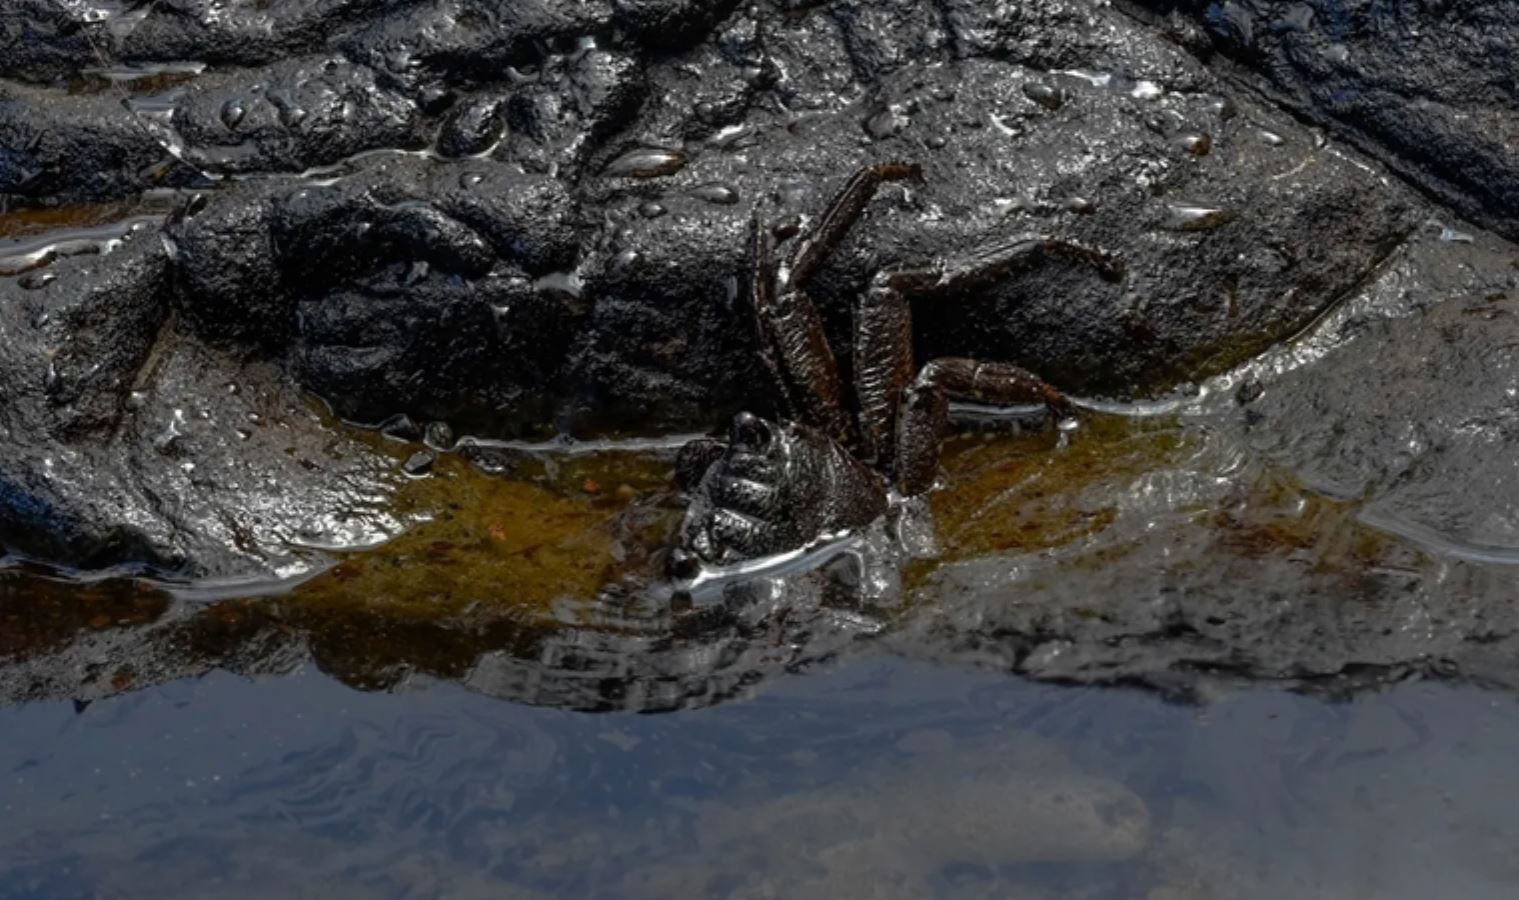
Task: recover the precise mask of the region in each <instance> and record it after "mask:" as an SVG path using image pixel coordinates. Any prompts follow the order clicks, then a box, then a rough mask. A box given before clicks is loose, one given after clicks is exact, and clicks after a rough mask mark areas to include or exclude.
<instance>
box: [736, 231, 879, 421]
mask: <svg viewBox="0 0 1519 900" xmlns="http://www.w3.org/2000/svg"><path fill="white" fill-rule="evenodd" d="M754 261H755V265H754V284H753V287H752V294H751V296H752V297H753V298H754V314H755V319H756V321H757V322H758V323H759V333H760V352H761V355H762V356H763V358H764V360H765V365H766V367H768V368H769V369H770V374H771V375H772V376H773V377H774V378H775V381H776V383H777V384H778V385H779V386H780V389H781V393H782V395H783V396H784V397H785V400H786V406H787V411H788V412H789V413H790V415H791V416H793V417H795V418H797V419H800V420H801V421H803V422H806V423H807V424H809V425H812V426H813V427H815V428H818V429H819V430H821V431H823V432H824V433H825V434H827V435H828V436H829V437H832V438H833V439H834V440H837V441H839V442H840V443H844V444H849V443H852V442H853V437H854V420H853V418H851V417H850V415H849V410H848V408H847V406H846V405H845V400H844V380H843V377H842V376H841V375H840V374H839V363H838V360H837V359H835V358H834V355H833V349H832V348H831V347H829V346H828V335H827V333H826V332H825V331H824V330H823V320H822V318H821V317H820V316H819V315H818V311H817V307H816V306H814V305H813V303H812V301H811V300H810V299H809V298H808V297H807V295H806V294H804V293H802V292H801V291H799V290H795V289H792V288H787V289H784V290H782V291H780V292H779V293H777V291H776V283H775V278H774V273H775V260H774V248H773V247H772V245H771V238H770V235H769V232H768V231H767V230H766V229H765V228H764V227H763V225H761V224H760V222H759V221H758V219H756V220H755V223H754Z"/></svg>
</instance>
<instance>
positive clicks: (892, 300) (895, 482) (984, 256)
mask: <svg viewBox="0 0 1519 900" xmlns="http://www.w3.org/2000/svg"><path fill="white" fill-rule="evenodd" d="M922 177H923V176H922V170H921V169H920V167H919V166H917V165H915V164H910V163H896V162H890V163H878V164H874V165H869V166H866V167H864V168H862V169H860V170H858V171H857V172H855V174H854V175H853V176H851V177H850V178H849V179H848V180H847V181H846V182H845V184H844V186H843V187H842V188H841V189H840V191H839V193H838V194H837V195H836V196H835V197H834V199H833V201H832V202H831V203H830V204H829V205H828V207H827V208H826V210H825V211H824V213H823V214H822V216H821V217H819V218H818V219H817V220H816V221H815V222H813V223H811V225H810V227H808V228H806V229H803V228H801V227H800V226H798V225H795V224H787V225H783V226H779V227H774V228H770V227H766V226H765V225H764V223H763V222H762V221H761V216H760V215H759V213H758V212H756V214H755V216H754V220H753V226H752V248H751V251H752V256H753V260H752V262H753V271H754V277H753V282H752V284H751V285H750V298H751V303H752V307H753V312H754V316H755V321H756V325H757V328H758V331H759V344H760V348H761V353H762V356H763V359H764V362H765V367H766V368H767V369H768V370H769V372H770V374H771V375H772V376H773V378H774V381H775V384H776V386H777V388H778V389H779V391H780V394H781V398H782V401H783V409H784V410H785V412H786V417H785V418H784V419H782V420H781V421H771V420H767V419H763V418H761V417H759V416H756V415H753V414H751V413H740V414H739V415H738V416H737V417H736V418H735V419H734V421H733V423H732V427H731V429H730V433H729V436H728V439H727V440H726V441H723V440H717V439H703V440H698V441H693V442H691V443H690V444H687V445H686V446H685V447H684V448H683V449H682V451H681V454H680V460H679V462H678V464H677V479H678V480H679V481H680V482H681V484H682V486H683V487H685V488H686V490H687V491H688V493H689V495H690V502H689V505H688V507H687V511H686V514H685V517H684V521H683V522H682V525H681V529H680V535H679V543H678V546H677V547H676V548H675V549H674V550H673V551H672V553H671V566H670V568H671V571H672V574H674V575H676V576H677V577H690V576H692V575H694V574H695V573H697V572H698V571H700V570H701V568H702V567H703V566H725V565H731V564H735V563H739V562H743V561H746V560H751V559H755V558H759V557H765V556H771V555H776V554H782V553H786V552H788V551H793V550H798V549H801V548H803V547H805V546H806V545H808V544H809V543H811V542H813V541H815V540H817V539H819V538H821V537H824V536H827V535H830V534H834V533H838V532H843V531H847V530H851V529H856V528H860V527H863V526H865V525H868V524H870V523H871V522H874V521H875V520H877V519H879V518H880V517H881V516H882V515H884V514H885V513H886V512H887V510H888V508H889V507H890V505H891V503H892V500H893V498H894V497H913V496H917V495H922V494H925V493H927V492H929V491H930V490H931V489H932V488H933V486H934V482H935V479H936V477H937V471H938V463H939V449H940V443H941V441H942V439H943V436H944V433H945V431H946V429H947V428H948V423H949V407H950V404H951V402H954V401H965V402H974V403H977V404H982V405H987V406H999V407H1001V406H1013V405H1030V404H1033V405H1041V406H1043V407H1044V408H1045V409H1046V410H1047V411H1048V414H1049V417H1050V419H1051V420H1053V421H1054V422H1056V423H1063V422H1065V421H1069V420H1072V419H1073V416H1074V414H1075V407H1074V405H1073V404H1072V402H1071V400H1070V398H1068V397H1067V396H1066V395H1065V394H1064V393H1063V392H1062V391H1061V390H1059V389H1058V388H1056V387H1055V386H1053V385H1051V384H1049V383H1048V382H1046V381H1045V380H1044V379H1042V378H1040V377H1039V376H1038V375H1036V374H1034V373H1033V372H1030V371H1029V370H1027V369H1024V368H1021V367H1019V366H1016V365H1012V364H1009V363H1004V362H994V361H979V360H975V359H967V358H959V357H944V358H937V359H933V360H930V361H929V362H928V363H926V364H925V365H923V366H921V367H919V366H918V365H917V363H916V361H915V360H914V358H913V357H914V351H913V330H912V304H913V302H915V301H952V300H954V299H955V298H956V297H959V296H963V295H966V294H969V293H971V292H974V291H977V290H982V289H985V288H987V287H989V286H992V285H995V284H996V283H997V282H999V281H1000V280H1002V279H1003V278H1005V277H1006V276H1008V275H1009V274H1011V273H1013V272H1016V271H1019V270H1022V269H1025V268H1027V267H1031V266H1036V265H1038V264H1039V263H1040V262H1041V261H1042V260H1044V259H1046V258H1048V257H1049V256H1050V255H1053V254H1058V255H1065V256H1069V257H1074V258H1075V259H1077V260H1080V261H1083V262H1085V263H1089V264H1090V265H1092V266H1093V267H1094V268H1095V269H1096V271H1097V272H1098V274H1100V275H1101V276H1102V277H1104V278H1105V279H1108V280H1111V281H1117V280H1119V279H1121V277H1122V268H1121V266H1120V265H1119V264H1118V262H1117V260H1116V258H1115V257H1114V256H1113V255H1112V254H1110V253H1108V252H1105V251H1103V250H1101V249H1097V248H1093V247H1088V246H1085V245H1082V244H1079V243H1076V242H1072V241H1067V240H1061V239H1059V238H1055V237H1049V236H1045V235H1024V236H1020V237H1016V238H1013V239H1010V240H1002V241H997V242H993V243H990V244H987V245H985V246H983V247H980V248H979V249H976V250H974V251H972V252H970V253H968V254H966V255H963V256H957V257H954V258H948V259H941V260H938V261H937V262H936V263H934V264H932V265H930V266H928V267H926V268H904V269H885V270H882V271H880V272H878V273H877V274H876V275H875V276H874V278H872V279H871V282H870V286H869V288H868V289H867V290H866V291H865V292H864V293H862V294H860V295H859V296H858V297H857V298H856V301H855V303H854V308H853V362H854V365H853V372H854V377H853V385H852V388H853V397H852V402H851V398H850V397H849V396H848V391H847V390H846V387H845V384H844V379H843V377H842V376H841V373H840V366H839V364H838V359H837V357H836V356H835V354H834V351H833V348H832V347H831V346H830V345H829V342H828V338H827V336H826V334H825V332H824V329H823V324H822V319H821V317H820V315H819V313H818V311H817V307H816V306H815V305H814V303H813V302H812V300H811V299H810V298H809V297H808V295H807V285H808V283H809V281H811V280H812V279H813V278H814V277H815V276H816V275H817V273H818V272H819V271H820V270H821V269H822V268H823V266H824V264H825V263H826V262H827V260H828V258H829V256H830V255H831V254H832V253H833V252H834V250H836V249H837V248H838V246H839V245H840V243H841V242H842V241H843V240H844V238H845V236H846V235H848V234H849V232H850V230H851V229H852V228H853V226H854V225H855V223H856V222H858V221H859V219H860V217H861V215H862V214H863V213H864V211H865V209H866V208H867V206H868V205H869V204H870V201H871V199H872V198H873V197H874V196H875V194H876V193H877V191H878V190H879V189H880V188H881V186H882V185H885V184H888V183H891V182H900V181H917V182H921V181H922ZM787 241H789V242H791V245H790V249H789V252H788V253H787V254H786V255H785V257H784V261H778V259H777V250H778V246H777V245H778V244H780V243H784V242H787Z"/></svg>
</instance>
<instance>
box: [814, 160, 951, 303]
mask: <svg viewBox="0 0 1519 900" xmlns="http://www.w3.org/2000/svg"><path fill="white" fill-rule="evenodd" d="M922 179H923V170H922V169H921V168H919V167H918V166H917V165H916V164H913V163H877V164H875V165H873V166H866V167H865V168H863V169H860V170H859V171H858V172H855V173H854V174H853V175H851V176H850V177H849V180H848V181H846V182H844V187H843V188H842V189H840V190H839V193H838V195H837V196H835V197H834V198H833V202H832V203H830V204H829V205H828V209H827V210H826V211H824V213H823V216H822V218H820V219H818V221H817V223H816V224H815V225H813V226H812V227H811V228H810V229H808V231H807V233H806V234H804V235H802V237H801V238H800V239H799V240H798V241H797V244H796V249H795V250H794V251H792V253H791V259H790V260H789V261H788V263H787V266H786V272H785V281H786V283H787V284H789V285H791V286H793V287H803V286H805V285H806V284H807V282H808V281H809V280H810V279H811V278H812V276H814V275H816V274H817V272H818V270H819V269H821V268H822V267H823V263H825V262H827V261H828V256H829V255H830V254H831V253H833V251H834V250H836V249H838V246H839V244H841V243H843V241H844V237H845V235H847V234H849V229H851V228H853V227H854V223H855V222H858V221H859V220H860V216H861V215H862V214H863V213H864V212H865V207H866V206H869V205H870V201H871V199H872V198H873V197H875V195H876V191H877V190H879V189H880V187H881V185H883V184H886V183H887V182H890V181H908V180H912V181H921V180H922Z"/></svg>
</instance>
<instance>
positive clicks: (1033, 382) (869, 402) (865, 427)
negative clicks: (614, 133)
mask: <svg viewBox="0 0 1519 900" xmlns="http://www.w3.org/2000/svg"><path fill="white" fill-rule="evenodd" d="M1049 254H1060V255H1064V256H1073V257H1075V258H1077V259H1080V260H1083V261H1085V262H1089V263H1091V264H1092V265H1093V266H1095V267H1096V268H1097V269H1098V271H1099V272H1100V273H1101V274H1102V276H1103V277H1104V278H1108V279H1116V278H1117V277H1118V276H1119V274H1120V271H1121V270H1120V269H1119V267H1118V265H1117V264H1116V263H1115V261H1114V260H1113V258H1112V257H1111V256H1109V255H1108V254H1106V253H1103V252H1101V251H1099V250H1094V249H1091V248H1088V247H1084V246H1082V245H1080V244H1075V243H1071V242H1069V241H1061V240H1056V239H1053V238H1046V237H1024V238H1018V239H1015V240H1012V241H1006V242H1003V243H999V244H994V245H991V246H988V247H986V248H983V249H981V250H978V251H976V252H975V253H972V254H970V255H968V256H965V257H961V258H959V259H955V260H951V261H949V262H947V263H945V264H944V265H942V266H940V267H938V268H934V269H921V270H902V271H894V272H891V271H888V272H881V273H879V274H878V275H876V277H875V278H874V279H873V280H872V281H871V285H870V289H869V290H868V291H867V292H866V293H865V294H864V295H862V296H861V297H860V299H859V302H858V303H857V304H856V306H855V315H854V353H855V394H856V396H857V398H858V399H859V403H860V430H861V434H862V443H863V449H864V453H865V455H866V457H867V458H868V459H870V460H872V461H874V462H876V463H877V464H880V465H883V466H885V467H888V468H891V467H895V468H897V471H898V472H899V473H902V474H904V475H906V474H908V473H909V472H910V471H911V470H912V469H913V467H919V468H922V467H926V469H927V474H926V476H925V475H923V474H922V473H918V474H916V475H912V476H911V479H910V480H914V481H916V482H922V483H923V484H922V486H923V488H924V489H926V487H927V484H928V483H929V482H931V481H932V478H933V469H934V466H935V463H936V461H937V447H938V438H939V435H940V433H942V431H943V426H942V424H938V425H933V426H932V427H931V428H929V429H928V431H930V432H932V434H931V435H929V434H924V433H921V432H923V429H922V428H921V427H919V426H914V427H913V429H912V432H913V437H912V439H911V440H912V442H916V441H919V440H920V439H921V440H931V442H932V445H933V446H932V448H931V449H932V451H933V452H932V453H929V454H928V457H927V459H926V460H925V459H924V458H923V457H924V450H923V449H921V448H918V447H917V445H916V443H913V449H911V451H910V455H909V454H908V452H907V450H906V447H905V445H904V440H903V438H902V437H901V435H902V431H901V430H900V429H899V428H898V422H897V418H898V415H899V410H901V409H902V407H903V397H904V394H905V393H906V392H907V391H908V386H909V383H910V382H912V380H913V372H914V370H915V363H914V361H913V346H912V306H911V301H912V300H914V299H917V298H928V297H951V296H955V295H959V294H964V293H967V292H971V291H974V290H976V289H978V288H984V287H987V286H988V285H992V284H995V283H997V282H998V281H1000V280H1002V279H1003V278H1005V277H1006V276H1007V275H1008V274H1009V273H1011V272H1013V271H1015V270H1017V269H1020V268H1027V267H1029V266H1033V265H1037V264H1039V263H1040V262H1042V261H1044V260H1045V259H1046V258H1047V257H1048V255H1049ZM964 362H965V361H954V363H955V364H954V365H953V366H950V367H949V369H948V370H945V371H936V372H934V373H930V371H929V369H925V370H924V374H925V375H930V376H931V377H930V378H929V380H928V381H927V382H925V381H924V380H923V378H922V377H921V376H920V378H919V380H918V382H917V383H916V384H915V385H914V390H919V391H920V392H923V391H927V392H934V391H936V390H938V389H937V388H935V387H934V384H935V383H938V382H941V381H942V382H943V385H942V387H943V389H944V390H938V393H944V392H945V391H948V392H949V393H951V394H955V392H956V391H960V390H961V389H962V388H963V389H964V391H970V392H972V393H974V392H976V391H980V392H983V393H986V392H989V396H986V397H981V396H964V397H962V396H958V395H956V396H955V399H976V400H983V401H984V402H988V403H994V404H998V403H1018V402H1024V401H1028V400H1036V401H1038V400H1048V399H1049V398H1050V397H1051V396H1053V397H1057V398H1059V401H1058V402H1059V403H1060V404H1064V402H1065V401H1064V398H1063V397H1059V393H1058V392H1057V391H1055V390H1054V388H1051V387H1050V386H1049V385H1047V384H1045V383H1044V382H1043V381H1041V380H1039V379H1038V378H1036V377H1034V376H1033V375H1032V374H1030V373H1029V372H1027V371H1025V370H1023V369H1019V368H1017V367H1011V366H999V365H993V364H986V365H982V366H980V375H979V376H978V377H979V379H980V380H979V381H978V380H977V377H972V378H971V379H970V381H969V382H965V379H964V378H962V377H960V375H961V374H963V373H961V371H960V370H961V369H963V368H964V366H963V365H962V364H963V363H964ZM946 365H948V363H946ZM930 368H932V367H930ZM999 385H1000V387H999ZM962 392H963V391H962ZM1003 395H1005V396H1006V397H1007V398H1008V399H1006V400H999V399H996V398H997V397H998V396H1003ZM918 402H919V404H920V405H921V404H925V403H927V404H929V408H925V410H924V411H923V412H922V413H920V414H919V415H920V417H926V418H925V421H927V422H930V423H932V422H934V421H936V419H935V414H934V413H933V411H932V408H931V407H932V405H933V403H936V402H938V401H932V400H931V399H920V400H919V401H918ZM947 403H948V401H947V399H945V400H944V402H943V405H945V406H946V407H947ZM1053 405H1054V404H1053V403H1052V406H1053ZM938 415H940V416H942V413H940V414H938ZM894 456H895V457H896V458H895V459H893V457H894Z"/></svg>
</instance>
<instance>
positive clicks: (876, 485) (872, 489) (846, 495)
mask: <svg viewBox="0 0 1519 900" xmlns="http://www.w3.org/2000/svg"><path fill="white" fill-rule="evenodd" d="M711 452H712V451H711V450H710V449H706V450H704V451H703V453H702V454H700V455H706V454H709V453H711ZM693 455H695V454H693ZM714 456H715V458H713V461H712V462H711V463H710V464H709V466H708V468H707V470H706V473H705V474H704V475H703V476H702V477H701V479H700V481H699V482H698V483H697V484H696V485H695V487H694V489H693V490H692V492H691V502H690V506H689V507H688V508H687V511H686V517H685V520H684V522H683V523H682V525H681V533H680V543H679V546H678V547H677V548H676V550H675V551H674V552H673V553H672V554H671V574H673V575H675V576H677V577H689V576H691V575H693V574H695V571H696V570H697V569H698V568H699V567H700V566H701V565H702V564H708V565H729V564H732V563H736V562H741V561H744V560H748V559H754V558H757V557H761V556H769V555H772V554H777V553H785V552H787V551H790V550H796V549H799V548H801V547H805V546H806V545H807V544H809V543H811V542H812V541H814V540H816V539H817V538H818V537H820V536H822V535H825V534H830V533H833V532H837V531H842V530H845V529H849V528H858V527H860V526H862V525H866V524H869V523H870V522H872V521H874V520H875V519H876V518H878V517H879V516H881V515H882V514H883V513H884V512H885V511H886V485H885V482H884V480H883V479H882V478H881V476H879V475H878V474H876V473H875V472H874V471H873V470H872V469H870V468H869V467H868V466H866V465H865V464H864V463H861V462H860V461H858V460H856V459H855V458H854V457H853V456H852V455H850V453H849V451H848V450H846V449H844V448H843V447H842V446H840V445H839V444H838V443H837V442H835V441H833V440H832V439H830V438H829V437H827V436H826V435H824V434H823V433H822V432H819V431H815V430H813V429H811V428H808V427H806V426H804V425H799V424H796V423H776V422H770V421H767V420H765V419H761V418H759V417H758V416H754V415H751V414H749V413H741V414H739V415H738V416H737V417H735V418H734V420H733V425H732V428H731V430H730V433H729V442H728V445H727V447H726V448H725V449H723V451H722V452H721V454H720V455H716V454H714ZM708 458H712V457H708Z"/></svg>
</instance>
